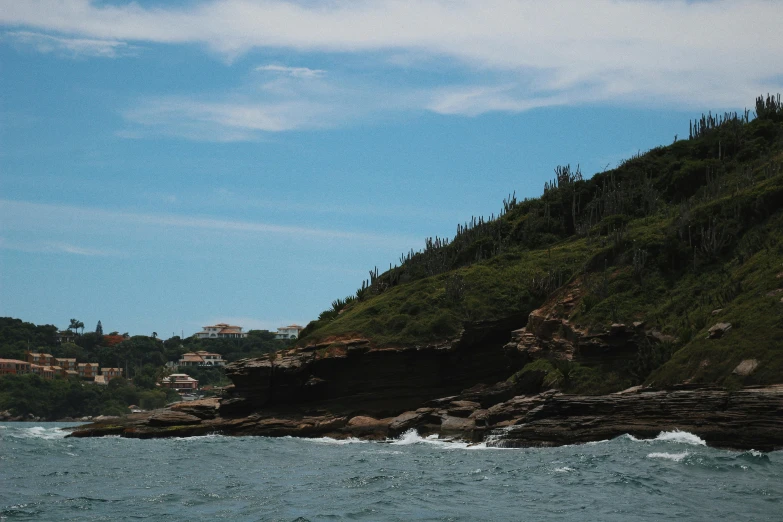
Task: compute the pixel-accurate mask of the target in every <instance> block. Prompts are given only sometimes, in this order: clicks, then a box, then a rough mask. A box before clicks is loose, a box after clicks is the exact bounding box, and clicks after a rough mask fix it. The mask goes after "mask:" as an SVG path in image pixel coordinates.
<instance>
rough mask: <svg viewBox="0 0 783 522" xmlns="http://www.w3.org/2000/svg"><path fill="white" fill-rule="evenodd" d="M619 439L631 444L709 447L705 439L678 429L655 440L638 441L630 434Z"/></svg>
mask: <svg viewBox="0 0 783 522" xmlns="http://www.w3.org/2000/svg"><path fill="white" fill-rule="evenodd" d="M618 439H627V440H630V441H631V442H644V443H650V442H673V443H677V444H690V445H692V446H706V445H707V443H706V442H705V441H704V439H702V438H701V437H699V436H698V435H694V434H693V433H688V432H687V431H680V430H677V429H675V430H674V431H662V432H660V433H659V434H658V436H657V437H655V438H654V439H637V438H636V437H634V436H633V435H630V434H628V433H626V434H625V435H621V436H620V437H618Z"/></svg>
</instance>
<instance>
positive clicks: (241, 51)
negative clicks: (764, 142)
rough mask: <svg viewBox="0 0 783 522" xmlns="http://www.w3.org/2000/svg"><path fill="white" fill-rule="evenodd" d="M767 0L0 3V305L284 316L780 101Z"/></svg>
mask: <svg viewBox="0 0 783 522" xmlns="http://www.w3.org/2000/svg"><path fill="white" fill-rule="evenodd" d="M779 7H780V4H779V1H778V0H724V1H721V0H715V1H708V0H704V1H677V0H633V1H631V0H591V1H577V0H563V1H560V2H541V1H538V0H481V1H462V0H417V1H412V0H352V1H345V0H323V1H314V0H299V1H292V0H288V1H285V0H261V1H248V0H225V1H209V0H205V1H184V0H176V1H172V0H169V1H165V2H163V1H151V0H140V1H136V2H127V1H125V0H112V1H90V0H59V1H58V0H25V1H19V0H0V316H11V317H18V318H21V319H23V320H25V321H30V322H33V323H36V324H55V325H57V326H59V327H60V328H65V327H67V326H68V324H69V320H70V319H71V318H76V319H78V320H81V321H83V322H84V323H85V325H86V326H85V330H90V329H93V328H94V325H95V324H96V323H97V322H98V320H100V321H101V322H102V324H103V327H104V331H106V332H109V331H113V330H116V331H119V332H120V333H123V332H129V333H131V334H140V335H149V334H151V333H152V332H153V331H154V332H157V333H158V334H159V336H161V337H164V338H165V337H169V336H171V335H180V334H184V335H186V336H187V335H191V334H193V333H195V332H196V331H198V330H200V328H201V327H202V326H204V325H208V324H214V323H217V322H228V323H232V324H238V325H240V326H243V327H245V328H246V329H251V328H252V329H258V328H261V329H271V330H274V329H275V328H277V327H280V326H285V325H287V324H291V323H298V324H302V325H305V324H307V322H308V321H310V320H312V319H315V318H316V317H317V315H318V313H319V312H320V311H322V310H324V309H327V308H329V307H330V304H331V302H332V301H333V300H334V299H336V298H339V297H344V296H346V295H350V294H353V293H354V292H355V290H356V289H357V288H358V287H359V286H361V282H362V280H363V279H365V278H367V275H368V273H369V271H370V270H371V269H373V268H374V267H375V266H377V267H378V268H379V269H380V270H381V271H383V270H384V269H386V268H388V266H389V264H390V263H397V262H398V259H399V257H400V254H401V253H403V252H407V251H409V250H410V249H411V248H413V249H417V250H418V249H420V248H421V247H423V245H424V239H425V238H426V237H429V236H436V235H437V236H441V237H444V236H448V237H451V236H453V235H454V233H455V231H456V225H457V223H461V222H465V221H467V220H469V219H470V218H471V216H479V215H484V216H489V215H490V214H492V213H497V212H498V211H499V210H500V209H501V208H502V200H503V198H505V197H507V196H508V195H509V194H510V193H514V192H515V193H516V196H517V198H523V197H536V196H538V195H540V193H541V191H542V188H543V185H544V182H545V181H547V180H549V179H551V178H552V176H553V169H554V168H555V167H556V166H557V165H565V164H571V165H572V166H575V165H577V164H579V165H580V166H581V169H582V171H583V173H584V174H585V175H586V176H590V175H592V174H594V173H596V172H600V171H602V170H604V169H606V168H611V167H614V166H616V165H617V164H618V162H620V161H621V160H622V159H624V158H627V157H629V156H631V155H633V154H635V153H637V152H639V151H645V150H648V149H650V148H652V147H655V146H658V145H665V144H668V143H671V142H672V141H673V140H674V139H675V136H678V137H679V138H680V139H682V138H687V133H688V121H689V119H692V118H695V117H698V116H700V115H701V113H702V112H706V111H708V110H712V111H713V112H715V111H719V112H722V111H726V110H743V109H744V108H746V107H752V105H753V102H754V100H755V97H756V96H758V95H759V94H762V93H764V94H766V93H768V92H770V93H774V92H781V91H783V53H781V52H780V50H781V49H783V36H781V31H780V17H779V16H772V13H779V12H780V9H779Z"/></svg>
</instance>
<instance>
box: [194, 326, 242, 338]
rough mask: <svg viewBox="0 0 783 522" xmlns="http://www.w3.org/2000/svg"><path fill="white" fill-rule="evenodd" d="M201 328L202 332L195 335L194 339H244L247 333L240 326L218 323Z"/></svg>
mask: <svg viewBox="0 0 783 522" xmlns="http://www.w3.org/2000/svg"><path fill="white" fill-rule="evenodd" d="M202 328H203V330H202V331H200V332H198V333H196V337H198V338H199V339H244V338H245V337H247V332H243V331H242V327H241V326H232V325H229V324H226V323H218V324H215V325H212V326H204V327H202Z"/></svg>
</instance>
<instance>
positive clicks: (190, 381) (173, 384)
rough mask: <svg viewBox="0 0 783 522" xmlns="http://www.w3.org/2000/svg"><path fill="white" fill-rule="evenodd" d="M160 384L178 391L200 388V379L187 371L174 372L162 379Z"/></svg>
mask: <svg viewBox="0 0 783 522" xmlns="http://www.w3.org/2000/svg"><path fill="white" fill-rule="evenodd" d="M160 386H162V387H164V388H171V389H173V390H177V391H178V392H183V391H191V390H196V389H197V388H198V380H196V379H194V378H193V377H191V376H190V375H188V374H185V373H172V374H171V375H169V376H168V377H164V378H163V379H161V380H160Z"/></svg>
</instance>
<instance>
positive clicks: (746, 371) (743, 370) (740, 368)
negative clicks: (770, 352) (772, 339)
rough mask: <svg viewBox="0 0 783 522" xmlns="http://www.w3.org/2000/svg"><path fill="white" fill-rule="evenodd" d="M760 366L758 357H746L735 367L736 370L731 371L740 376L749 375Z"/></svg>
mask: <svg viewBox="0 0 783 522" xmlns="http://www.w3.org/2000/svg"><path fill="white" fill-rule="evenodd" d="M758 367H759V362H758V361H757V360H756V359H745V360H744V361H742V362H741V363H739V364H738V365H737V367H736V368H734V371H733V372H731V373H733V374H734V375H739V376H740V377H747V376H748V375H750V374H751V373H753V372H755V371H756V368H758Z"/></svg>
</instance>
